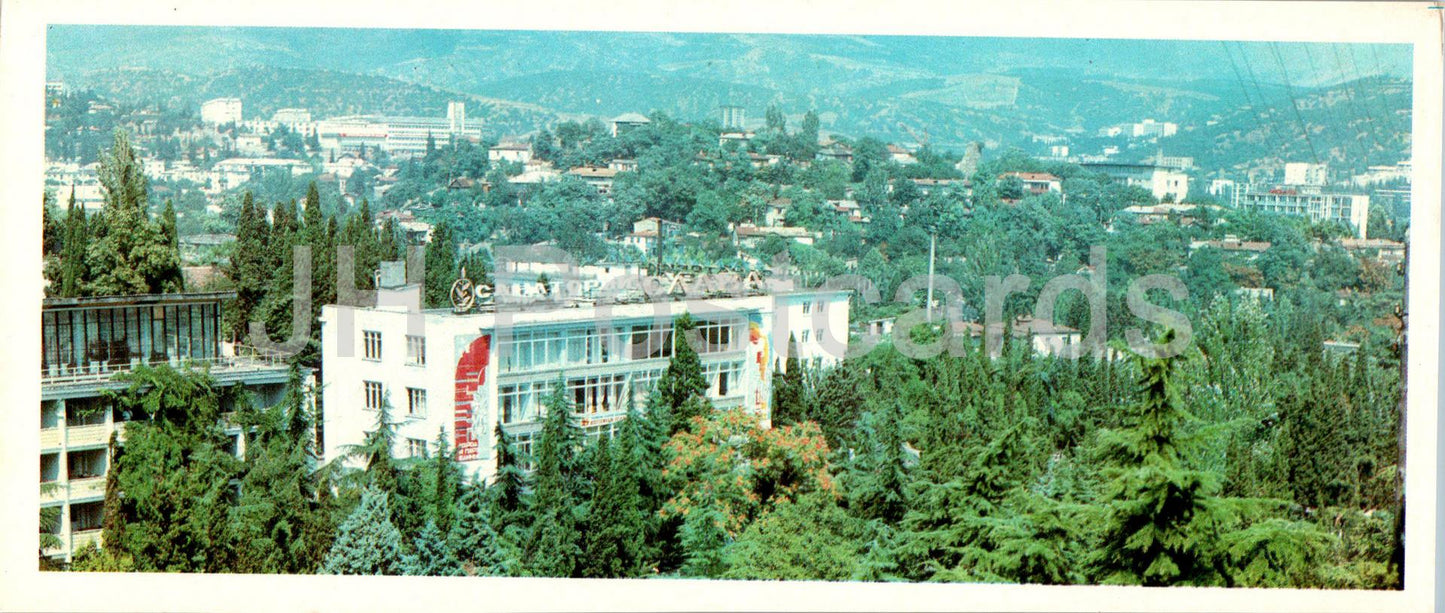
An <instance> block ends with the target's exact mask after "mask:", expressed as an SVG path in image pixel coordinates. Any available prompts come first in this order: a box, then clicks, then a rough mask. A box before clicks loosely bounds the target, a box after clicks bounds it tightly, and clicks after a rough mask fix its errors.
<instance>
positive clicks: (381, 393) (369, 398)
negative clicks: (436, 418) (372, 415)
mask: <svg viewBox="0 0 1445 613" xmlns="http://www.w3.org/2000/svg"><path fill="white" fill-rule="evenodd" d="M361 386H362V393H363V395H364V396H365V398H366V408H367V409H370V410H372V411H376V410H379V409H381V407H382V405H383V404H386V402H387V399H386V390H385V389H384V388H383V387H382V385H381V382H380V381H363V382H362V384H361ZM406 416H407V417H426V390H425V389H422V388H419V387H408V388H406Z"/></svg>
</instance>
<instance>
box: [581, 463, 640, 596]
mask: <svg viewBox="0 0 1445 613" xmlns="http://www.w3.org/2000/svg"><path fill="white" fill-rule="evenodd" d="M596 455H597V458H598V459H599V460H600V463H599V464H598V465H597V479H598V483H597V486H596V488H595V489H594V490H593V496H592V501H591V504H589V505H588V511H587V513H588V514H587V521H586V523H585V525H586V531H585V533H584V537H585V546H584V551H585V556H584V557H583V560H584V561H583V564H582V575H583V576H586V577H635V576H637V575H638V574H639V573H640V572H641V570H642V555H643V544H644V542H645V539H646V538H647V523H646V516H645V515H644V513H645V509H646V508H647V501H646V500H644V499H643V498H642V493H641V491H640V485H641V484H640V483H639V479H638V468H639V467H638V466H636V463H637V459H638V458H636V457H635V455H634V453H633V450H632V449H630V448H629V447H628V446H624V445H623V444H622V443H621V442H619V443H618V444H615V445H609V444H608V440H607V438H606V437H602V438H600V439H598V442H597V454H596Z"/></svg>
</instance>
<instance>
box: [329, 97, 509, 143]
mask: <svg viewBox="0 0 1445 613" xmlns="http://www.w3.org/2000/svg"><path fill="white" fill-rule="evenodd" d="M315 129H316V137H317V140H318V141H319V142H320V143H321V148H322V149H323V150H326V151H329V152H331V153H335V154H340V153H345V152H359V151H361V150H362V149H363V148H365V149H373V150H374V149H380V150H383V151H386V152H387V153H390V154H393V155H402V156H411V155H419V154H423V153H426V145H427V139H431V142H432V144H433V145H434V146H436V147H446V146H450V145H451V144H452V142H453V141H454V140H458V139H466V140H469V141H471V142H474V143H476V142H481V140H482V125H481V122H480V121H476V120H473V121H468V120H467V107H466V104H465V103H462V102H457V101H453V102H450V103H448V104H447V115H446V117H400V116H398V117H382V116H375V115H362V116H348V117H336V118H332V119H325V120H322V121H318V122H316V124H315Z"/></svg>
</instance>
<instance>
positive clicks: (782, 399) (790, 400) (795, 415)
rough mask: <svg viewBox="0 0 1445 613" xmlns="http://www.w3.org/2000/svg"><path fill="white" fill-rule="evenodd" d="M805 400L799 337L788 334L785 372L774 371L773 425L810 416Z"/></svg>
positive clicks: (793, 421) (794, 421)
mask: <svg viewBox="0 0 1445 613" xmlns="http://www.w3.org/2000/svg"><path fill="white" fill-rule="evenodd" d="M806 413H807V406H806V403H805V402H803V367H802V365H800V364H799V363H798V339H796V338H794V337H793V335H792V334H789V335H788V358H787V360H785V361H784V368H783V372H775V373H773V426H774V427H777V426H786V425H788V424H796V423H799V422H801V421H803V420H805V419H807V418H808V416H807V414H806Z"/></svg>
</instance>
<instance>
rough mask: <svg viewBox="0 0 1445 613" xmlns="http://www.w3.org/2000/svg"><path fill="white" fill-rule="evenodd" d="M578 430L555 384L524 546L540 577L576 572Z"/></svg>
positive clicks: (529, 566) (562, 390)
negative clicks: (527, 535) (528, 534)
mask: <svg viewBox="0 0 1445 613" xmlns="http://www.w3.org/2000/svg"><path fill="white" fill-rule="evenodd" d="M582 437H583V434H582V429H581V428H580V427H578V426H577V422H576V416H574V415H573V413H572V407H571V404H570V403H569V402H568V401H567V395H566V387H565V386H564V385H563V383H562V381H561V380H560V379H559V380H558V381H557V384H556V385H555V386H554V388H553V390H552V394H551V396H550V397H549V398H548V399H547V415H546V416H545V417H544V418H543V422H542V434H541V440H540V441H539V445H538V446H539V450H538V452H537V471H536V474H535V477H534V478H535V483H536V486H535V489H534V493H533V497H534V498H533V509H534V515H533V521H532V532H531V535H530V539H529V540H528V542H527V548H526V560H527V569H528V570H529V571H530V572H531V573H533V574H536V575H541V576H544V577H574V576H577V573H578V571H579V570H580V566H579V562H580V561H581V557H582V547H581V543H582V539H581V531H580V529H579V528H580V527H579V524H580V517H579V513H578V506H579V503H580V500H579V498H578V496H577V491H578V489H580V487H581V484H580V483H579V481H580V479H579V478H578V475H579V473H580V472H581V465H580V462H579V458H578V455H579V454H578V447H579V446H580V445H581V442H582Z"/></svg>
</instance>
